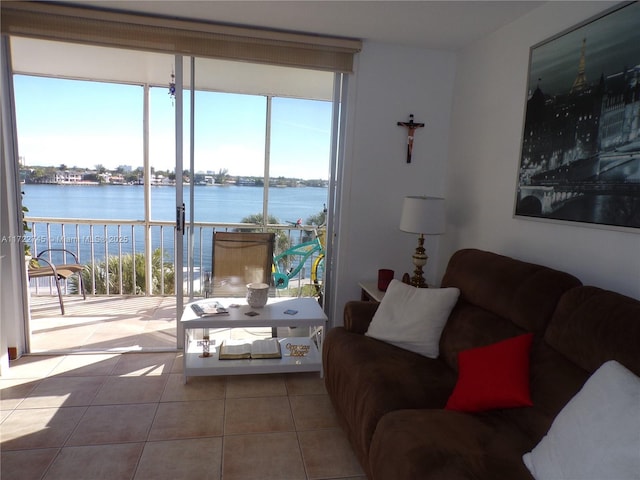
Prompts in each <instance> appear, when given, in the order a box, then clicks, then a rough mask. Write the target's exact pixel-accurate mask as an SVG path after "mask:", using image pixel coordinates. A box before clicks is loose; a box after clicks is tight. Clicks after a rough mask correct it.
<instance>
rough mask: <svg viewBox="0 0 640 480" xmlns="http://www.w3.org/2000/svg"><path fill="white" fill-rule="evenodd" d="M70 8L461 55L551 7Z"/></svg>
mask: <svg viewBox="0 0 640 480" xmlns="http://www.w3.org/2000/svg"><path fill="white" fill-rule="evenodd" d="M65 3H73V4H75V5H78V4H83V5H91V6H95V7H100V8H107V9H115V10H124V11H129V12H144V13H154V14H156V15H163V16H169V17H180V18H189V19H198V20H205V21H215V22H220V23H229V24H234V25H246V26H254V27H265V28H272V29H278V30H288V31H294V32H305V33H315V34H323V35H332V36H340V37H350V38H357V39H361V40H369V41H375V42H384V43H392V44H400V45H406V46H415V47H422V48H432V49H445V50H457V49H460V48H463V47H465V46H466V45H468V44H470V43H472V42H474V41H476V40H477V39H479V38H481V37H483V36H485V35H487V34H489V33H491V32H493V31H495V30H497V29H498V28H500V27H501V26H503V25H506V24H508V23H510V22H512V21H514V20H515V19H517V18H519V17H521V16H523V15H526V14H527V13H528V12H530V11H531V10H533V9H535V8H537V7H539V6H540V5H542V4H543V3H546V2H542V1H519V0H518V1H458V0H449V1H424V0H422V1H420V0H417V1H384V0H380V1H368V0H352V1H339V0H335V1H334V0H321V1H318V0H294V1H272V0H257V1H256V0H253V1H244V0H234V1H217V0H211V1H204V0H196V1H193V0H184V1H178V0H173V1H171V0H164V1H148V0H144V1H139V0H99V1H90V0H86V1H85V0H81V1H68V2H65Z"/></svg>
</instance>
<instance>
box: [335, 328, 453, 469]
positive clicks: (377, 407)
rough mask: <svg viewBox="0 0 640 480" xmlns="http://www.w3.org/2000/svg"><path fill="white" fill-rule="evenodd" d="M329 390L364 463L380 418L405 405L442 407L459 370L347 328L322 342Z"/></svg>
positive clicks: (405, 406)
mask: <svg viewBox="0 0 640 480" xmlns="http://www.w3.org/2000/svg"><path fill="white" fill-rule="evenodd" d="M323 364H324V379H325V386H326V389H327V392H328V393H329V397H330V398H331V401H332V403H333V405H334V407H335V410H336V412H337V414H338V418H339V419H340V421H341V422H342V424H343V426H345V427H346V428H345V431H346V432H347V435H348V438H349V441H350V442H351V444H352V446H353V448H354V451H355V453H356V455H357V457H358V459H359V460H360V462H361V464H362V465H363V466H364V465H366V463H367V462H368V460H367V458H368V452H369V444H370V442H371V436H372V435H373V432H374V431H375V429H376V425H377V424H378V421H379V420H380V418H381V417H382V416H383V415H384V414H385V413H387V412H390V411H392V410H397V409H402V408H443V407H444V405H445V404H446V402H447V398H449V395H451V391H452V390H453V387H454V385H455V383H456V374H455V372H454V371H452V370H451V369H450V368H448V367H447V366H446V365H445V364H444V363H443V362H441V361H439V360H434V359H431V358H427V357H425V356H422V355H419V354H417V353H414V352H410V351H408V350H405V349H401V348H398V347H395V346H393V345H391V344H388V343H385V342H381V341H379V340H376V339H374V338H371V337H367V336H365V335H361V334H357V333H352V332H349V331H348V330H346V329H345V328H343V327H336V328H332V329H331V330H329V331H328V332H327V336H326V338H325V341H324V342H323Z"/></svg>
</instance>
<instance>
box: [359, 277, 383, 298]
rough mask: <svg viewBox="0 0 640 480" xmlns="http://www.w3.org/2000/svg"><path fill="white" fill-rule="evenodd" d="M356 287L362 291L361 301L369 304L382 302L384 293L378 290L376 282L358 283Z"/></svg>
mask: <svg viewBox="0 0 640 480" xmlns="http://www.w3.org/2000/svg"><path fill="white" fill-rule="evenodd" d="M358 286H359V287H360V289H361V290H362V291H361V295H360V298H361V300H365V301H371V302H381V301H382V299H383V297H384V293H385V292H383V291H382V290H378V282H376V281H369V282H367V281H364V282H359V283H358Z"/></svg>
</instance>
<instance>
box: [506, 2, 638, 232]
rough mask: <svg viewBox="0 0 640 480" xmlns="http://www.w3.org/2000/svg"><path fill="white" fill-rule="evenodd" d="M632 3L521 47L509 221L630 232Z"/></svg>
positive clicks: (634, 158)
mask: <svg viewBox="0 0 640 480" xmlns="http://www.w3.org/2000/svg"><path fill="white" fill-rule="evenodd" d="M638 25H640V3H638V2H632V3H625V4H619V5H616V6H615V7H614V8H611V9H609V10H607V11H605V12H603V13H602V14H600V15H598V16H597V17H595V18H592V19H590V20H587V21H586V22H583V23H582V24H580V25H577V26H575V27H573V28H571V29H569V30H567V31H565V32H562V33H559V34H558V35H556V36H554V37H552V38H550V39H547V40H545V41H543V42H540V43H538V44H536V45H534V46H532V47H531V49H530V53H529V72H528V80H527V96H526V104H525V105H526V107H525V115H524V122H523V131H522V142H521V150H520V164H519V168H518V179H517V185H516V198H515V206H514V216H515V217H520V218H525V219H536V220H548V221H559V222H563V223H564V222H570V223H574V222H576V223H581V224H587V226H596V227H600V228H615V229H624V230H629V231H632V232H634V233H640V28H638Z"/></svg>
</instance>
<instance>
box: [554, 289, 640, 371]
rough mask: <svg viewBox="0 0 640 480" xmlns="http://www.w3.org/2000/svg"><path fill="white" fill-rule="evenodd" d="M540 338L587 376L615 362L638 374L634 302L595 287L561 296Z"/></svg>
mask: <svg viewBox="0 0 640 480" xmlns="http://www.w3.org/2000/svg"><path fill="white" fill-rule="evenodd" d="M613 325H615V328H614V327H613ZM621 332H624V333H623V334H622V335H621ZM544 338H545V340H546V342H547V343H548V344H549V345H550V346H551V347H552V348H554V349H555V350H557V351H558V352H560V353H561V354H562V355H564V356H565V357H566V358H568V359H569V360H570V361H572V362H573V363H575V364H576V365H578V366H579V367H580V368H582V369H584V370H586V371H587V372H588V373H590V374H591V373H593V372H594V371H596V369H598V367H600V365H602V364H603V363H604V362H606V361H607V360H617V361H618V362H620V363H621V364H623V365H624V366H625V367H627V368H628V369H629V370H631V371H632V372H634V373H635V374H636V375H640V355H638V345H640V302H638V300H634V299H632V298H630V297H627V296H624V295H621V294H619V293H615V292H611V291H608V290H603V289H601V288H597V287H579V288H575V289H573V290H571V291H569V292H567V294H566V295H564V296H563V297H562V299H561V301H560V303H559V304H558V308H557V309H556V312H555V313H554V315H553V318H552V319H551V321H550V322H549V327H548V328H547V330H546V331H545V335H544Z"/></svg>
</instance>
